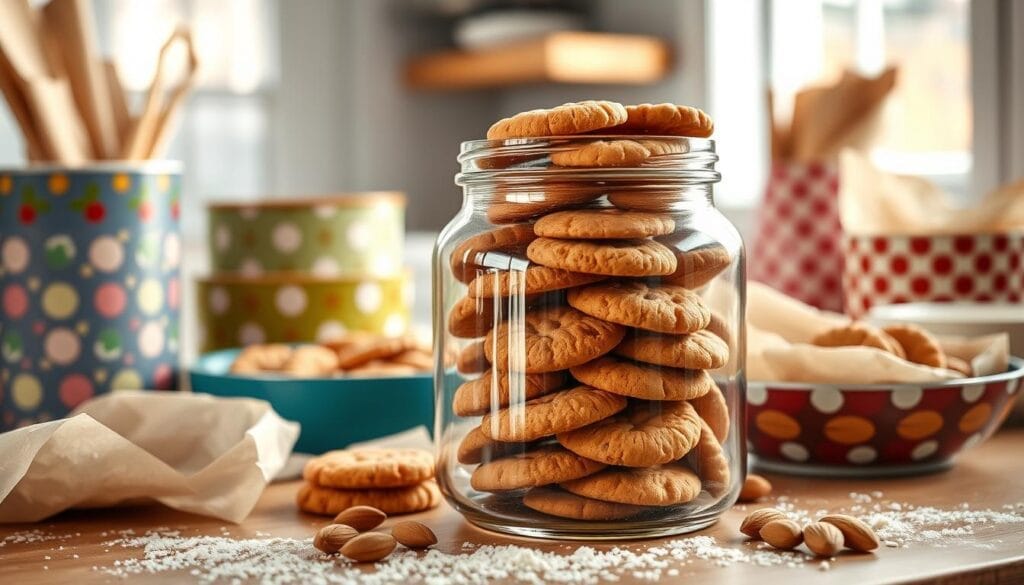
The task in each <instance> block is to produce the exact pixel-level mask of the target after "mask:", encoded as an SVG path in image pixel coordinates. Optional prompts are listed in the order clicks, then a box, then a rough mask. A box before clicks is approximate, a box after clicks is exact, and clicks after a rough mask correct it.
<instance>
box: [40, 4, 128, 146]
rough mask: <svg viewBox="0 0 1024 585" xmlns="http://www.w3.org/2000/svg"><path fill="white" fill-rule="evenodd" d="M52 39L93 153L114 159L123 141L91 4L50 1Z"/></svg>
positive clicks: (45, 12) (48, 24)
mask: <svg viewBox="0 0 1024 585" xmlns="http://www.w3.org/2000/svg"><path fill="white" fill-rule="evenodd" d="M43 17H44V22H45V25H46V27H47V28H48V29H49V31H50V38H52V39H54V41H55V44H56V47H57V49H58V51H59V53H60V55H61V57H62V59H63V61H64V66H65V70H66V72H67V78H68V79H69V80H70V82H71V91H72V93H73V94H74V98H75V104H76V105H77V107H78V111H79V114H80V115H81V117H82V120H83V121H84V122H85V127H86V129H87V130H88V132H89V141H90V143H91V144H92V149H93V152H94V153H95V154H96V155H97V156H98V157H99V158H114V157H116V156H117V155H118V153H119V147H120V140H119V138H118V133H117V124H116V122H115V120H114V113H113V111H112V107H111V101H110V91H109V87H108V85H107V79H106V74H105V72H104V70H103V64H102V61H101V58H100V55H99V53H98V51H99V41H98V40H97V36H98V35H97V33H96V23H95V21H94V19H93V9H92V2H91V1H90V0H50V2H49V4H47V5H46V6H45V7H44V8H43Z"/></svg>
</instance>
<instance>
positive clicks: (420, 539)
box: [391, 520, 437, 548]
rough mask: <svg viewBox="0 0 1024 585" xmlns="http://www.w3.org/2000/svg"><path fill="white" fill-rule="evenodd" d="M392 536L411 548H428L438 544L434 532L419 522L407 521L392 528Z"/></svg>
mask: <svg viewBox="0 0 1024 585" xmlns="http://www.w3.org/2000/svg"><path fill="white" fill-rule="evenodd" d="M391 536H394V537H395V540H397V541H398V542H400V543H401V544H403V545H405V546H407V547H409V548H427V547H428V546H431V545H434V544H437V536H436V535H435V534H434V531H433V530H431V529H430V528H428V527H427V526H425V525H423V524H420V523H419V522H413V521H412V520H406V521H404V522H399V523H398V524H395V525H394V526H392V527H391Z"/></svg>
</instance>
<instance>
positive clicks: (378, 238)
mask: <svg viewBox="0 0 1024 585" xmlns="http://www.w3.org/2000/svg"><path fill="white" fill-rule="evenodd" d="M209 218H210V220H209V226H208V227H209V242H210V255H211V262H212V268H213V270H214V271H215V272H218V273H219V272H237V273H240V274H243V275H246V276H259V275H263V274H269V273H275V272H297V273H303V274H312V275H315V276H319V277H325V278H336V277H345V276H351V275H360V274H374V275H393V274H397V273H399V272H401V265H402V246H403V242H404V233H405V232H404V222H405V197H404V196H403V195H402V194H400V193H394V192H367V193H353V194H349V195H338V196H332V197H321V198H303V199H269V200H263V201H259V202H251V203H250V202H246V203H215V204H213V205H211V206H210V207H209Z"/></svg>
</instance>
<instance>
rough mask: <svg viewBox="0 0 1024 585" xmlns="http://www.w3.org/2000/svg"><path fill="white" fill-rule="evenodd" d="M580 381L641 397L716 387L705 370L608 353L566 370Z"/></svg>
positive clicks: (678, 395) (682, 396)
mask: <svg viewBox="0 0 1024 585" xmlns="http://www.w3.org/2000/svg"><path fill="white" fill-rule="evenodd" d="M569 371H570V372H571V373H572V376H573V377H574V378H576V379H577V380H579V381H580V382H582V383H584V384H587V385H590V386H593V387H594V388H599V389H601V390H606V391H608V392H612V393H614V394H620V395H622V396H628V397H630V398H641V399H644V400H691V399H693V398H697V397H699V396H704V395H705V394H707V393H708V392H710V391H711V389H712V388H714V387H715V382H714V380H712V379H711V375H710V374H708V373H707V372H706V371H704V370H682V369H679V368H666V367H664V366H653V365H650V364H642V363H640V362H634V361H630V360H627V359H624V358H620V357H617V356H614V355H607V356H604V357H602V358H599V359H596V360H594V361H592V362H587V363H585V364H582V365H579V366H575V367H573V368H571V369H570V370H569Z"/></svg>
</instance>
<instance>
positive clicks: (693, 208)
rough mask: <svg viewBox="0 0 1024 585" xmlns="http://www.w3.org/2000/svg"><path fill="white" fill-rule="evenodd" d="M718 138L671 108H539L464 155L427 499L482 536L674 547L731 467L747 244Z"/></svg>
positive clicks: (736, 452) (718, 506)
mask: <svg viewBox="0 0 1024 585" xmlns="http://www.w3.org/2000/svg"><path fill="white" fill-rule="evenodd" d="M711 132H712V122H711V120H710V119H709V118H708V116H707V115H706V114H704V112H701V111H700V110H697V109H695V108H689V107H686V106H677V105H674V104H658V105H651V104H644V105H639V106H626V107H623V106H622V105H619V104H616V103H612V102H580V103H575V104H565V105H563V106H559V107H557V108H553V109H550V110H534V111H530V112H524V113H522V114H518V115H516V116H512V117H510V118H507V119H504V120H501V121H499V122H498V123H496V124H495V125H494V126H492V127H491V129H490V131H489V132H488V139H489V140H488V141H478V142H470V143H466V144H464V145H463V150H462V155H461V156H460V162H462V173H461V174H460V175H459V177H458V179H457V182H459V184H461V185H463V187H464V189H465V193H466V198H465V207H464V209H463V212H462V213H460V215H459V216H457V218H456V219H455V220H453V222H452V223H451V224H449V226H448V227H447V228H446V230H445V231H444V232H443V233H442V235H441V236H440V238H439V240H438V248H437V264H436V265H435V270H436V271H437V272H436V274H435V292H436V293H437V296H436V297H435V303H438V304H439V309H440V310H439V311H437V312H435V315H436V316H437V317H439V319H438V322H437V323H436V327H435V335H436V336H437V339H436V340H437V343H438V344H439V345H440V346H442V347H444V348H445V350H448V349H449V348H455V349H458V351H459V353H458V356H459V357H458V359H457V361H456V364H455V367H454V368H451V367H447V366H446V365H445V364H443V363H439V364H438V368H439V372H438V376H437V384H438V386H439V388H438V389H439V392H438V396H439V404H438V405H437V407H438V412H439V416H438V422H439V425H438V428H437V434H438V440H439V443H440V444H441V446H442V450H441V461H440V465H439V481H440V483H441V485H442V490H443V491H444V493H445V495H446V497H447V498H448V499H449V501H450V502H451V503H452V504H453V505H455V507H456V508H457V509H459V510H460V511H461V512H463V513H464V514H465V515H466V516H467V517H468V518H469V519H470V520H472V521H474V522H476V523H478V524H480V525H483V526H485V527H488V528H492V529H497V530H501V531H506V532H513V533H518V534H528V535H534V536H550V537H560V536H561V537H584V538H601V537H611V538H614V537H622V536H646V535H656V534H669V533H679V532H686V531H689V530H694V529H697V528H700V527H702V526H706V525H708V524H710V523H711V522H713V521H714V520H715V518H717V516H718V514H720V513H721V511H722V510H724V509H725V508H726V507H728V506H729V505H731V503H732V501H733V500H734V495H735V492H736V490H737V489H738V485H739V483H740V482H741V480H742V477H741V475H742V469H743V467H744V463H745V462H744V461H743V458H744V455H743V453H744V452H743V440H742V439H743V437H742V431H741V430H737V429H738V427H739V425H738V424H737V423H738V422H739V419H738V415H739V412H740V407H741V404H742V395H743V384H744V382H743V377H742V367H743V356H742V348H743V339H742V327H741V326H740V323H741V320H740V316H741V315H742V313H743V311H742V309H743V290H744V280H743V261H742V243H741V241H740V238H739V236H738V234H737V232H736V230H735V229H734V228H733V227H732V226H731V225H730V224H729V223H728V221H727V220H726V219H725V218H724V217H723V216H721V215H720V214H719V213H718V211H717V210H716V209H715V208H714V205H713V199H712V197H711V185H712V184H713V183H714V182H716V181H717V179H718V174H717V173H716V172H715V171H714V162H715V160H717V157H716V156H715V154H714V144H713V142H712V141H710V140H707V139H706V137H708V136H709V135H710V134H711Z"/></svg>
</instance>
